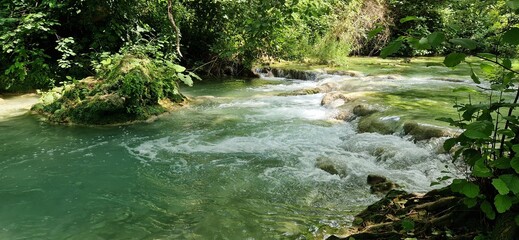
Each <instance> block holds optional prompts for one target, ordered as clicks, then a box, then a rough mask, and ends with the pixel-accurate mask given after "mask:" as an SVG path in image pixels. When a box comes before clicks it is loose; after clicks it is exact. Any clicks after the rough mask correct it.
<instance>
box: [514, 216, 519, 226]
mask: <svg viewBox="0 0 519 240" xmlns="http://www.w3.org/2000/svg"><path fill="white" fill-rule="evenodd" d="M514 220H515V225H517V226H519V215H516V216H515V218H514Z"/></svg>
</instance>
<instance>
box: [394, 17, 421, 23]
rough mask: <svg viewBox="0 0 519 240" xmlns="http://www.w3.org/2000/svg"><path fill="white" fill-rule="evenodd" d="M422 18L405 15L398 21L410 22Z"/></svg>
mask: <svg viewBox="0 0 519 240" xmlns="http://www.w3.org/2000/svg"><path fill="white" fill-rule="evenodd" d="M421 20H423V19H422V18H420V17H417V16H407V17H405V18H402V19H400V23H405V22H410V21H421Z"/></svg>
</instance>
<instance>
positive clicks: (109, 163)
mask: <svg viewBox="0 0 519 240" xmlns="http://www.w3.org/2000/svg"><path fill="white" fill-rule="evenodd" d="M315 84H316V83H315V82H309V81H306V82H305V81H288V80H280V79H270V80H261V79H256V80H250V81H242V80H227V81H223V82H216V83H210V84H207V83H206V84H198V86H196V87H195V88H193V89H186V92H187V93H188V94H189V95H191V96H193V97H196V96H206V95H210V96H212V97H204V99H207V100H205V101H203V102H201V103H197V104H194V105H193V106H191V107H187V108H184V109H181V110H179V111H178V112H175V113H173V114H168V115H165V116H162V117H160V118H159V119H158V120H157V121H155V122H153V123H141V124H136V125H130V126H117V127H85V126H56V125H50V124H47V123H44V122H41V121H40V120H39V119H38V118H37V117H34V116H27V115H25V116H21V117H15V118H9V119H8V120H6V121H2V122H0V133H1V134H0V184H1V185H0V186H1V188H0V239H305V238H310V239H311V238H314V237H316V236H318V235H319V234H322V232H323V231H324V232H326V231H327V232H328V233H329V232H332V231H333V229H336V228H338V227H341V226H346V225H348V224H350V223H351V221H352V216H353V215H354V214H355V213H357V212H359V211H360V210H361V209H362V208H363V207H365V206H367V205H368V204H370V203H372V202H374V201H376V200H377V196H374V195H371V194H370V193H369V187H368V186H367V185H366V183H365V178H366V176H367V174H370V173H378V174H383V175H386V176H388V177H390V178H391V179H393V180H394V181H396V182H397V183H399V184H400V185H402V186H404V188H405V189H406V190H410V191H427V190H429V189H430V187H429V184H430V182H431V181H432V180H434V179H435V178H436V177H438V176H441V175H442V173H441V171H443V170H445V165H446V164H447V163H448V162H449V159H448V158H447V157H446V156H441V155H437V154H436V153H435V149H434V146H433V145H434V144H433V145H423V144H422V145H420V144H418V145H417V144H415V143H412V142H409V141H406V140H405V139H403V138H401V137H398V136H382V135H378V134H357V133H355V131H354V126H353V125H352V124H350V123H340V122H336V121H331V120H330V119H331V118H332V117H331V116H332V115H333V113H334V112H333V111H334V110H333V109H326V108H324V107H321V106H320V104H319V103H320V100H321V98H322V95H321V94H316V95H308V96H293V97H279V96H276V95H277V94H278V93H280V92H284V91H291V90H294V89H301V88H305V87H311V86H315ZM319 157H327V158H329V159H331V161H333V162H334V163H335V164H336V165H337V167H338V168H339V169H340V170H341V171H342V172H343V173H344V174H343V175H342V177H339V176H336V175H330V174H328V173H326V172H324V171H322V170H320V169H318V168H316V167H315V162H316V159H317V158H319Z"/></svg>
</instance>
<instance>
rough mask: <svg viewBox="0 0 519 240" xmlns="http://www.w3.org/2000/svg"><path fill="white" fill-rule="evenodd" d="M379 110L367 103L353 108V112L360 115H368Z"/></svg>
mask: <svg viewBox="0 0 519 240" xmlns="http://www.w3.org/2000/svg"><path fill="white" fill-rule="evenodd" d="M377 112H380V110H379V109H377V108H375V107H373V106H370V105H367V104H360V105H357V106H355V107H354V108H353V114H355V115H357V116H359V117H364V116H368V115H371V114H373V113H377Z"/></svg>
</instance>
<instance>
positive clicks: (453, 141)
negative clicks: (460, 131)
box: [443, 138, 458, 152]
mask: <svg viewBox="0 0 519 240" xmlns="http://www.w3.org/2000/svg"><path fill="white" fill-rule="evenodd" d="M456 143H458V140H456V139H455V138H449V139H447V140H445V142H444V143H443V149H444V150H445V151H447V152H448V151H450V150H451V149H452V148H453V147H454V146H455V145H456Z"/></svg>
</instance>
